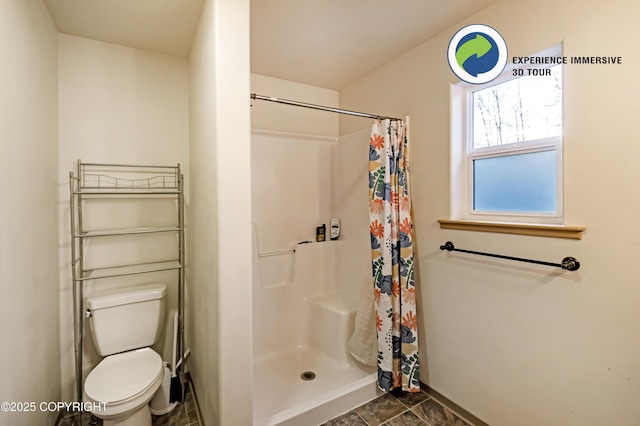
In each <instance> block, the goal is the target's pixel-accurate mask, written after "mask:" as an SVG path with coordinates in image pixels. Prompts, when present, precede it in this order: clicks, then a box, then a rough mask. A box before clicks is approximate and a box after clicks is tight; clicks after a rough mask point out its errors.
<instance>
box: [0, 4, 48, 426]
mask: <svg viewBox="0 0 640 426" xmlns="http://www.w3.org/2000/svg"><path fill="white" fill-rule="evenodd" d="M57 49H58V40H57V32H56V29H55V27H54V25H53V23H52V21H51V19H50V18H49V14H48V13H47V10H46V9H45V7H44V5H43V4H42V3H41V2H40V1H24V0H5V1H2V2H0V52H1V53H2V61H1V62H2V66H1V67H0V93H2V95H1V96H0V170H2V179H1V180H0V182H1V183H0V188H1V189H2V190H1V193H2V195H3V202H2V208H0V222H1V223H2V231H1V232H0V238H1V240H0V241H1V242H0V336H2V350H1V351H0V372H1V375H2V378H3V385H2V386H1V387H0V388H1V390H0V400H2V401H15V402H18V401H23V402H24V401H27V402H30V401H33V402H36V403H37V404H39V403H40V402H42V401H58V400H59V398H60V349H59V348H60V343H59V340H60V334H59V331H60V330H59V327H58V312H59V306H58V291H59V290H58V267H57V262H58V259H57V257H58V256H57V252H58V250H57V247H58V208H57V204H58V188H57V181H58V176H57V174H58V162H57V150H58V79H57V74H58V65H57V61H58V54H57ZM55 416H56V413H47V412H41V411H36V412H33V413H17V412H9V413H7V412H4V411H3V412H0V424H6V425H9V424H10V425H25V426H30V425H35V424H40V425H47V424H48V425H52V424H53V422H54V420H55Z"/></svg>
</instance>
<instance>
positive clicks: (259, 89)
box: [251, 74, 339, 137]
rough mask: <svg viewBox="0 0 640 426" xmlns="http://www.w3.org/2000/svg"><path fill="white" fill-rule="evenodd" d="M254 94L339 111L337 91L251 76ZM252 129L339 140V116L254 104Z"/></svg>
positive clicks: (268, 103) (281, 106) (309, 110)
mask: <svg viewBox="0 0 640 426" xmlns="http://www.w3.org/2000/svg"><path fill="white" fill-rule="evenodd" d="M251 93H256V94H258V95H263V96H271V97H275V98H280V99H288V100H293V101H299V102H305V103H310V104H316V105H324V106H329V107H334V108H337V107H338V91H337V90H331V89H325V88H323V87H317V86H310V85H308V84H301V83H296V82H293V81H288V80H282V79H279V78H273V77H267V76H264V75H260V74H251ZM251 105H252V107H251V128H252V129H262V130H279V131H283V132H291V133H304V134H307V135H316V136H334V137H335V136H338V125H339V120H338V115H337V114H335V113H333V112H325V111H319V110H314V109H309V108H301V107H294V106H291V105H284V104H278V103H275V102H269V101H261V100H252V101H251Z"/></svg>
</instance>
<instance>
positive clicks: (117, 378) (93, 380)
mask: <svg viewBox="0 0 640 426" xmlns="http://www.w3.org/2000/svg"><path fill="white" fill-rule="evenodd" d="M166 294H167V286H166V285H165V284H149V285H144V286H138V287H131V288H126V289H120V290H117V291H111V292H107V293H100V294H96V295H92V296H90V297H87V299H86V307H87V311H88V315H89V323H90V328H91V335H92V337H93V341H94V343H95V346H96V349H97V351H98V353H99V354H100V355H102V356H104V357H105V358H104V359H103V360H102V361H100V363H99V364H98V365H97V366H96V367H95V368H94V369H93V370H91V372H90V373H89V375H88V376H87V379H86V380H85V383H84V401H85V402H90V403H95V404H93V405H94V406H95V407H100V409H99V410H98V409H97V410H96V411H93V412H92V414H93V415H95V416H96V417H98V418H101V419H102V420H103V424H104V426H115V425H119V426H142V425H145V426H150V425H151V412H150V411H149V401H151V399H152V398H153V395H154V394H155V393H156V391H157V390H158V388H159V387H160V384H161V383H162V379H163V376H164V368H163V365H162V358H161V357H160V355H158V354H157V353H156V352H155V351H154V350H153V349H151V348H150V347H149V346H151V345H153V344H154V343H155V342H156V341H157V340H158V337H159V336H160V332H161V330H162V324H163V322H164V321H163V319H164V311H165V297H166ZM99 404H101V405H99ZM103 407H104V408H103Z"/></svg>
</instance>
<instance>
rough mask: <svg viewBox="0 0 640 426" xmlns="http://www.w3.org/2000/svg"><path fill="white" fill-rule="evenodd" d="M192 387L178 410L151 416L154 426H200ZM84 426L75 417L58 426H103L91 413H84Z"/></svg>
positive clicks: (68, 417) (65, 419) (70, 417)
mask: <svg viewBox="0 0 640 426" xmlns="http://www.w3.org/2000/svg"><path fill="white" fill-rule="evenodd" d="M190 387H191V386H187V390H186V395H185V400H184V403H183V404H179V405H178V406H177V407H176V408H174V409H173V410H171V412H170V413H167V414H165V415H163V416H153V415H152V416H151V418H152V424H153V426H199V425H200V423H199V421H198V415H197V412H196V402H195V399H194V398H193V393H191V392H190ZM81 419H82V425H78V424H77V423H76V424H75V425H74V423H73V416H63V417H62V418H61V419H60V420H59V421H58V422H57V423H56V426H94V425H102V420H100V419H97V418H95V417H94V418H93V422H92V418H91V414H90V413H82V417H81Z"/></svg>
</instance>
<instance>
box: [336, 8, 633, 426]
mask: <svg viewBox="0 0 640 426" xmlns="http://www.w3.org/2000/svg"><path fill="white" fill-rule="evenodd" d="M639 7H640V5H639V4H638V3H636V2H632V1H625V0H614V1H611V2H607V3H602V2H583V3H581V4H580V5H579V7H576V3H575V2H573V1H570V0H561V1H550V0H542V1H537V2H522V1H517V0H502V1H499V2H497V3H495V4H494V5H493V6H491V7H489V8H487V9H485V10H484V11H482V12H480V13H478V14H477V15H475V16H473V17H472V18H470V19H469V20H467V21H465V22H460V23H459V24H458V25H456V26H455V27H452V28H450V29H448V30H447V31H445V32H443V33H441V34H440V35H438V36H436V37H434V38H433V39H431V40H429V41H427V42H425V43H424V44H422V45H420V46H418V47H417V48H415V49H413V50H411V51H409V52H408V53H406V54H404V55H402V56H400V57H399V58H397V59H396V60H394V61H392V62H390V63H388V64H386V65H385V66H383V67H381V68H379V69H377V70H375V71H374V72H372V73H371V74H369V75H367V76H365V77H363V78H362V79H360V80H358V81H356V82H354V83H353V84H351V85H349V86H348V87H346V88H344V89H343V90H341V92H340V101H341V107H342V108H349V109H356V110H358V109H361V110H367V111H368V110H371V111H382V112H383V113H385V114H389V115H395V116H403V115H404V114H409V115H411V124H412V128H411V134H412V141H411V155H412V160H411V171H412V182H411V183H412V191H413V201H414V205H413V209H414V210H413V211H414V220H415V232H416V237H417V256H418V258H419V262H420V263H419V271H418V272H419V283H418V286H419V295H420V306H419V308H420V312H419V319H420V324H421V326H422V327H421V330H422V331H421V335H420V338H421V341H420V342H421V347H420V350H421V378H422V380H423V381H424V382H425V383H427V384H428V385H430V386H432V387H433V388H435V389H436V390H438V391H439V392H441V393H443V394H444V395H445V396H447V397H449V398H450V399H451V400H453V401H455V402H456V403H458V404H459V405H461V406H463V407H464V408H466V409H467V410H469V411H471V412H472V413H474V414H475V415H477V416H478V417H480V418H481V419H483V420H484V421H486V422H487V423H489V424H492V425H494V426H500V425H514V424H517V425H522V426H527V425H558V426H565V425H603V424H607V425H609V424H618V425H633V424H637V422H638V419H639V418H640V406H639V405H638V404H637V401H638V397H640V382H639V379H640V363H638V347H640V321H639V316H638V308H637V307H638V305H639V303H640V291H639V290H638V286H637V282H638V279H637V277H638V274H637V272H636V270H635V263H636V259H637V253H638V249H639V248H640V246H639V245H638V238H637V236H638V225H637V220H635V216H637V214H636V212H637V211H638V209H640V198H639V197H637V196H636V194H637V192H638V191H637V182H638V181H640V169H639V168H638V167H637V159H638V158H639V155H640V145H638V144H637V143H636V141H635V139H637V138H636V137H635V135H636V134H637V131H636V129H635V123H636V122H637V119H636V117H635V116H636V113H635V110H636V108H635V106H636V103H637V94H638V93H639V91H640V90H639V89H640V87H639V83H638V79H637V76H636V73H637V70H638V68H639V66H640V59H638V55H637V53H636V52H637V48H636V46H635V40H636V39H637V37H636V36H637V35H639V34H640V33H639V32H638V29H637V28H638V26H637V22H636V21H637V19H636V18H635V17H636V16H638V14H639V13H640V8H639ZM470 23H483V24H487V25H490V26H492V27H494V28H495V29H497V30H498V31H499V32H500V33H501V34H502V36H503V37H504V38H505V40H506V42H507V45H508V47H509V54H510V56H520V55H527V54H530V53H534V52H537V51H540V50H542V49H543V48H546V47H549V46H552V45H554V44H557V43H560V42H563V43H564V54H565V55H566V56H573V55H576V56H584V55H589V56H591V55H593V56H596V55H611V56H622V57H623V65H616V66H602V65H600V66H598V65H567V66H566V67H565V73H564V129H565V130H564V188H565V222H566V224H568V225H583V226H586V228H587V231H586V232H585V234H584V238H583V240H581V241H570V240H559V239H551V238H542V237H527V236H514V235H500V234H489V233H478V232H467V231H445V230H440V229H439V227H438V224H437V223H436V221H437V220H438V219H442V218H448V215H449V187H448V184H449V128H448V126H449V98H448V96H449V85H450V84H451V83H453V82H454V81H455V78H454V76H453V74H452V73H451V71H450V69H449V66H448V64H447V63H446V59H445V52H446V48H447V45H448V42H449V40H450V38H451V37H452V36H453V34H454V33H455V31H457V30H458V29H459V28H461V27H462V26H464V25H466V24H470ZM363 127H364V126H363V124H362V123H361V122H359V121H356V120H355V119H353V118H343V119H341V132H342V133H349V132H351V131H353V130H356V129H360V128H363ZM447 240H452V241H453V242H454V243H455V244H456V245H457V246H459V247H461V248H468V249H472V250H474V249H475V250H482V251H487V252H495V253H504V254H510V255H514V256H521V257H530V258H534V259H537V258H539V259H543V260H549V261H554V262H558V261H560V259H562V258H563V257H565V256H569V255H571V256H575V257H576V258H578V260H580V262H581V263H582V267H581V269H580V271H578V272H575V273H569V272H562V271H559V270H551V269H548V268H546V267H537V266H523V265H522V264H515V263H511V262H508V261H504V262H503V261H497V260H487V259H484V258H478V257H473V256H466V255H446V254H445V253H443V252H441V251H440V250H439V246H440V245H441V244H443V243H444V242H445V241H447Z"/></svg>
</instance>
